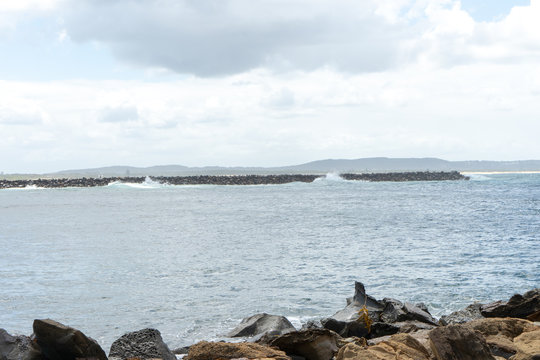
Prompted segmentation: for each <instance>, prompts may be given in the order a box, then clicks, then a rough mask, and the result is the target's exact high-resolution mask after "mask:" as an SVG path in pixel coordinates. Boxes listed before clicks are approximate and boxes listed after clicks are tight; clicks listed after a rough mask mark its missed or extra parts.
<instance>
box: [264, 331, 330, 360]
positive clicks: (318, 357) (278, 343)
mask: <svg viewBox="0 0 540 360" xmlns="http://www.w3.org/2000/svg"><path fill="white" fill-rule="evenodd" d="M339 338H340V337H339V335H338V334H336V333H335V332H333V331H331V330H328V329H308V330H302V331H293V332H290V333H287V334H284V335H280V336H266V337H264V338H262V339H261V342H262V343H265V344H267V345H269V346H272V347H276V348H278V349H280V350H282V351H285V352H286V353H287V355H290V356H302V357H304V358H305V359H306V360H330V359H332V357H333V356H334V354H335V353H336V352H337V351H338V340H339Z"/></svg>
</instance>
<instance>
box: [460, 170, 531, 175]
mask: <svg viewBox="0 0 540 360" xmlns="http://www.w3.org/2000/svg"><path fill="white" fill-rule="evenodd" d="M461 173H462V174H463V175H474V174H479V175H489V174H493V175H496V174H540V171H538V170H535V171H532V170H531V171H461Z"/></svg>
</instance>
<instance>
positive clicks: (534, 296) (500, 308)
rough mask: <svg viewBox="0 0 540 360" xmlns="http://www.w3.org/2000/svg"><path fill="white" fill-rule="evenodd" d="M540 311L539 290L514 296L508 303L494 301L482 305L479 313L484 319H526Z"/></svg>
mask: <svg viewBox="0 0 540 360" xmlns="http://www.w3.org/2000/svg"><path fill="white" fill-rule="evenodd" d="M537 311H540V288H539V289H534V290H530V291H527V292H526V293H525V294H523V295H520V294H515V295H514V296H512V297H511V298H510V300H508V301H496V302H493V303H490V304H486V305H483V306H482V307H481V309H480V312H481V313H482V315H483V316H485V317H513V318H522V319H524V318H526V317H527V316H529V315H532V314H534V313H535V312H537Z"/></svg>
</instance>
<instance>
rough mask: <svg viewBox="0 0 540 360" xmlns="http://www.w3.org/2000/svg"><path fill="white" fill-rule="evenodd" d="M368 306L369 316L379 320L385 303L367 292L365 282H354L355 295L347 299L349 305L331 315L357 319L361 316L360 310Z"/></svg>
mask: <svg viewBox="0 0 540 360" xmlns="http://www.w3.org/2000/svg"><path fill="white" fill-rule="evenodd" d="M364 305H365V306H366V307H367V309H368V311H369V316H370V317H372V318H373V319H375V320H379V315H380V313H381V312H382V311H383V309H384V304H382V303H380V302H379V301H377V300H376V299H375V298H374V297H372V296H370V295H367V294H366V289H365V288H364V284H362V283H361V282H358V281H355V282H354V296H353V297H352V298H351V299H347V306H346V307H345V308H344V309H342V310H340V311H338V312H337V313H335V314H334V315H332V316H331V318H333V319H335V320H338V321H345V322H348V321H356V320H358V318H359V315H358V311H359V310H360V309H361V308H362V307H363V306H364Z"/></svg>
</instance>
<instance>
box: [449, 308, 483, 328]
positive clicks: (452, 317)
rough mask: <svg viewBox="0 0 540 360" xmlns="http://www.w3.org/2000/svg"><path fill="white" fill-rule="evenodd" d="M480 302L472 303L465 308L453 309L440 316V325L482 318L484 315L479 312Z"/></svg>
mask: <svg viewBox="0 0 540 360" xmlns="http://www.w3.org/2000/svg"><path fill="white" fill-rule="evenodd" d="M482 306H483V305H482V304H480V303H474V304H471V305H469V306H467V307H466V308H465V309H461V310H458V311H454V312H453V313H451V314H449V315H444V316H441V318H440V319H439V323H440V324H441V325H453V324H463V323H466V322H469V321H473V320H476V319H482V318H484V316H482V314H481V313H480V310H481V308H482Z"/></svg>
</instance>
